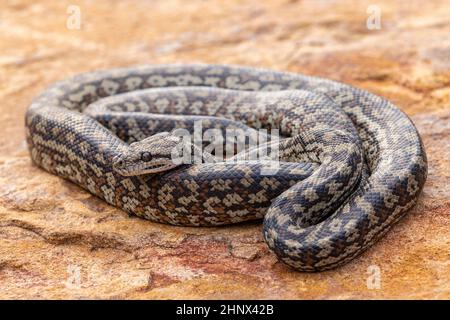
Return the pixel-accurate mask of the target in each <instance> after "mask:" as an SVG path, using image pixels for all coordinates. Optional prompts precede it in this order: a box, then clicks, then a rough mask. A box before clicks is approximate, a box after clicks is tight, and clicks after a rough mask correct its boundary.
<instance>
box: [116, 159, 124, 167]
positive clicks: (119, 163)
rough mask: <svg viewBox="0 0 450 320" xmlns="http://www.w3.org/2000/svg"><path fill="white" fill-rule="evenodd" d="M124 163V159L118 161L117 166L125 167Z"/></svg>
mask: <svg viewBox="0 0 450 320" xmlns="http://www.w3.org/2000/svg"><path fill="white" fill-rule="evenodd" d="M124 164H125V161H123V160H118V161H116V166H118V167H123V166H124Z"/></svg>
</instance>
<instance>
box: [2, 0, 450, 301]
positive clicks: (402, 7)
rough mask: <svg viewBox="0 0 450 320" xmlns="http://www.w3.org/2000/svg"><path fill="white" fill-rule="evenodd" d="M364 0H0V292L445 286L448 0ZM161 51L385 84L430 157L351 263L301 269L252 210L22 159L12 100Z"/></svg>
mask: <svg viewBox="0 0 450 320" xmlns="http://www.w3.org/2000/svg"><path fill="white" fill-rule="evenodd" d="M372 2H373V1H356V0H351V1H339V2H338V1H284V0H269V1H264V2H261V1H257V0H249V1H240V0H232V1H215V2H203V1H193V2H186V1H181V0H174V1H152V2H145V1H140V2H129V1H123V2H118V1H101V2H99V1H97V2H94V1H91V2H78V1H72V0H70V1H68V0H67V1H50V0H43V1H40V2H39V3H35V1H31V0H22V1H18V0H15V1H12V0H11V1H2V2H1V3H0V12H1V13H2V15H1V23H0V28H1V31H2V32H0V80H1V81H0V101H1V105H0V110H1V112H0V283H1V290H0V298H53V299H57V298H138V299H155V298H162V299H167V298H170V299H176V298H241V299H254V298H258V299H262V298H281V299H285V298H286V299H305V298H312V299H323V298H339V299H342V298H437V299H449V298H450V294H449V292H450V264H449V261H450V255H449V252H450V250H449V249H450V242H449V234H448V230H449V226H450V178H449V175H448V168H449V167H450V161H449V159H450V142H449V141H450V119H449V118H450V110H449V109H450V108H449V105H450V97H449V90H448V84H449V82H450V60H449V55H448V52H450V42H449V41H448V40H447V39H448V23H449V20H448V17H449V16H450V7H449V6H448V3H447V1H445V0H441V1H425V2H421V4H420V7H414V6H413V5H411V4H410V3H409V2H408V1H399V2H395V3H394V2H390V1H387V0H383V1H382V0H378V1H377V2H376V3H377V5H378V6H379V8H380V10H381V29H380V30H368V29H367V28H366V19H367V18H368V14H367V12H366V10H367V8H368V5H369V4H371V3H372ZM73 4H75V5H78V6H79V9H80V13H81V15H80V16H81V24H80V29H77V28H75V29H74V28H72V27H73V25H71V26H72V27H70V28H68V23H69V22H70V23H71V21H69V22H68V19H70V18H71V17H70V15H71V14H73V11H70V10H69V13H67V12H68V7H69V6H70V5H73ZM72 22H73V21H72ZM70 23H69V24H70ZM171 62H215V63H234V64H245V65H252V66H260V67H267V68H273V69H279V70H287V71H294V72H302V73H306V74H311V75H317V76H322V77H328V78H332V79H336V80H340V81H343V82H347V83H350V84H353V85H355V86H357V87H361V88H364V89H367V90H369V91H372V92H374V93H378V94H380V95H382V96H385V97H387V98H389V99H391V100H392V101H393V102H395V103H396V104H397V105H398V106H399V107H400V108H401V109H403V110H404V111H405V112H406V113H407V114H409V115H410V116H412V119H413V120H414V122H415V123H416V125H417V127H418V129H419V131H420V132H421V134H422V137H423V139H424V143H425V146H426V150H427V154H428V157H429V178H428V181H427V183H426V186H425V189H424V192H423V195H422V197H421V198H420V201H419V204H418V205H417V206H416V207H415V208H414V209H413V211H412V212H411V213H410V214H409V215H408V216H407V217H406V218H404V219H403V220H402V221H401V222H400V223H398V225H397V226H395V227H394V228H393V229H392V231H390V232H389V233H388V234H387V235H386V237H385V238H384V239H383V240H381V241H380V242H379V243H378V244H376V245H375V246H374V247H372V248H371V249H369V250H368V251H367V252H366V253H365V254H363V255H362V256H361V257H359V258H357V259H356V260H354V261H353V262H351V263H350V264H348V265H346V266H344V267H341V268H339V269H336V270H333V271H329V272H325V273H320V274H304V273H299V272H295V271H292V270H290V269H289V268H288V267H286V266H285V265H283V264H282V263H279V262H278V261H277V259H276V258H275V256H274V255H273V254H272V253H270V252H269V251H268V249H267V247H266V245H265V243H264V241H263V239H262V234H261V225H260V223H248V224H244V225H238V226H230V227H223V228H180V227H171V226H166V225H159V224H154V223H151V222H148V221H144V220H141V219H138V218H133V217H128V215H126V214H125V213H123V212H122V211H120V210H118V209H115V208H113V207H110V206H108V205H107V204H106V203H104V202H103V201H101V200H98V199H96V198H94V197H93V196H91V195H90V194H88V193H87V192H85V191H83V190H81V189H80V188H78V187H76V186H74V185H73V184H71V183H69V182H66V181H63V180H62V179H60V178H58V177H55V176H52V175H50V174H47V173H45V172H44V171H42V170H40V169H38V168H36V167H34V166H32V165H31V162H30V159H29V156H28V153H27V151H26V146H25V141H24V125H23V115H24V112H25V110H26V107H27V105H28V104H29V102H30V100H31V98H32V97H33V96H35V95H36V94H38V93H39V92H40V91H42V90H43V89H44V88H45V87H46V86H47V85H49V84H50V83H52V82H54V81H56V80H58V79H62V78H65V77H68V76H70V75H73V74H76V73H80V72H83V71H91V70H95V69H99V68H112V67H117V66H128V65H134V64H145V63H171ZM378 276H379V277H378Z"/></svg>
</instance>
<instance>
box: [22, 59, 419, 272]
mask: <svg viewBox="0 0 450 320" xmlns="http://www.w3.org/2000/svg"><path fill="white" fill-rule="evenodd" d="M180 86H202V87H219V88H223V89H229V90H230V89H231V90H233V91H232V93H231V94H227V92H228V91H227V90H220V89H206V90H210V92H209V93H210V94H212V95H213V96H214V99H212V97H209V98H208V97H206V98H205V97H204V95H203V94H202V95H201V96H202V97H203V98H202V99H205V100H204V101H212V100H215V101H219V102H220V101H225V102H224V103H223V105H221V106H219V107H218V108H215V109H210V108H204V109H202V108H200V110H199V109H195V108H193V107H192V106H193V104H192V103H190V101H189V100H190V99H191V100H192V99H193V98H195V97H196V96H195V95H196V93H195V92H201V89H192V91H183V90H181V91H179V92H177V94H178V95H181V98H182V100H183V101H187V102H186V103H185V104H181V105H180V104H179V105H177V107H173V106H172V107H170V103H169V104H167V105H163V106H161V104H159V103H157V102H153V103H147V106H154V107H156V109H155V110H150V111H156V112H159V113H165V112H168V113H178V112H179V113H181V114H188V115H189V114H190V115H195V114H206V115H213V116H220V117H225V118H229V119H231V120H234V121H244V122H246V123H247V124H249V125H253V126H255V127H258V125H255V123H260V124H261V127H269V128H270V127H279V128H280V130H281V132H282V134H283V135H285V136H288V137H290V138H289V139H287V140H286V145H285V146H284V147H283V148H285V149H286V150H287V151H286V154H290V153H291V152H294V153H295V152H296V150H298V152H299V153H301V154H304V153H305V152H306V153H307V154H309V156H311V155H315V157H316V159H314V161H311V163H309V164H307V165H306V166H305V164H303V163H296V162H282V163H281V167H280V171H279V172H278V173H277V174H276V175H275V176H273V177H272V178H273V179H275V181H271V182H270V183H268V181H267V177H266V176H263V175H261V174H260V169H261V166H262V164H261V163H247V162H237V163H227V162H224V163H205V164H194V165H190V166H183V167H180V168H177V169H175V170H170V171H167V172H164V173H161V174H156V175H151V176H150V177H145V176H144V177H140V176H130V177H126V176H122V175H120V174H119V173H117V172H116V171H115V170H114V169H113V168H112V162H113V159H114V157H117V156H118V155H120V154H123V153H125V152H127V151H128V148H129V147H128V145H127V143H126V142H124V141H122V140H120V139H119V138H117V137H116V136H115V135H113V134H112V133H111V131H109V130H108V129H106V128H105V127H104V126H102V125H100V124H99V122H97V121H95V120H94V119H93V118H91V117H89V116H87V115H86V114H83V113H82V112H83V111H84V110H85V109H87V108H88V107H89V105H90V104H92V103H93V102H95V101H101V100H99V99H102V98H104V97H106V96H114V95H117V94H119V93H125V92H133V91H136V90H141V89H146V88H156V87H163V88H166V87H167V88H168V87H180ZM175 90H177V89H175ZM196 90H197V91H196ZM282 90H290V91H289V92H288V93H289V95H288V96H287V97H285V98H283V99H282V102H283V103H280V101H277V103H274V104H273V105H270V100H271V99H272V98H274V97H277V95H280V94H281V95H283V94H285V93H284V92H283V91H282ZM246 91H251V92H261V91H279V92H275V93H263V94H260V95H261V96H262V97H263V98H260V99H259V98H255V96H256V97H257V96H258V95H259V93H258V94H256V93H255V94H253V95H252V94H251V93H245V92H246ZM137 92H138V91H137ZM170 94H171V93H170V92H169V90H161V89H159V91H158V92H157V95H156V96H157V97H156V100H158V99H160V98H161V97H160V96H161V95H167V96H170ZM158 95H159V96H158ZM130 97H131V99H133V98H134V96H130ZM197 98H198V97H197ZM246 99H250V101H251V103H250V104H248V103H246ZM252 99H254V100H252ZM230 100H234V101H235V102H234V104H233V103H230ZM236 101H238V102H239V103H236ZM236 106H239V107H236ZM212 110H214V112H212ZM272 112H273V113H274V114H277V113H279V112H281V114H282V117H277V116H273V117H271V116H267V115H268V114H269V115H270V114H271V113H272ZM308 112H310V113H311V114H312V115H314V117H312V118H310V117H305V116H304V115H305V114H308ZM255 115H256V118H255ZM342 117H343V118H342ZM341 118H342V119H343V120H341ZM26 125H27V141H28V145H29V148H30V153H31V157H32V159H33V161H34V162H35V163H37V164H38V165H40V166H41V167H42V168H44V169H45V170H47V171H49V172H51V173H54V174H57V175H59V176H61V177H63V178H66V179H69V180H71V181H73V182H75V183H77V184H79V185H80V186H82V187H83V188H85V189H87V190H89V191H90V192H91V193H93V194H95V195H97V196H99V197H101V198H103V199H105V200H106V201H107V202H108V203H110V204H113V205H115V206H117V207H120V208H122V209H123V210H125V211H127V212H129V213H133V214H136V215H138V216H141V217H144V218H147V219H150V220H152V221H157V222H164V223H170V224H175V225H194V226H195V225H222V224H229V223H235V222H241V221H245V220H251V219H257V218H262V217H263V216H264V237H265V239H266V242H267V243H268V245H269V247H270V248H271V249H272V250H273V251H274V252H275V253H276V254H277V255H278V257H279V258H280V259H281V260H282V261H283V262H285V263H287V264H289V265H291V266H292V267H294V268H296V269H298V270H301V271H321V270H326V269H330V268H334V267H336V266H338V265H341V264H343V263H345V262H347V261H349V260H351V259H352V258H354V257H355V256H356V255H358V254H360V253H361V252H362V251H364V250H365V249H366V248H367V247H368V246H370V245H371V244H372V243H374V242H375V241H376V240H378V239H379V238H380V237H381V236H382V235H383V234H384V233H385V232H386V231H387V230H388V229H389V228H390V227H391V226H392V225H393V223H394V222H396V221H398V220H399V219H400V218H401V217H402V216H403V215H404V214H405V213H406V212H407V210H408V209H410V208H411V207H412V206H413V205H414V203H415V202H416V200H417V197H418V195H419V193H420V192H421V190H422V187H423V184H424V182H425V179H426V171H427V165H426V156H425V152H424V149H423V146H422V143H421V140H420V137H419V136H418V133H417V131H416V129H415V127H414V126H413V124H412V123H411V121H410V120H409V119H408V117H407V116H406V115H404V114H403V113H402V112H401V111H400V110H398V109H397V108H396V107H395V106H393V105H392V104H390V103H389V102H388V101H386V100H384V99H382V98H380V97H378V96H375V95H372V94H370V93H368V92H365V91H362V90H359V89H355V88H352V87H350V86H347V85H344V84H341V83H337V82H333V81H329V80H324V79H319V78H312V77H305V76H301V75H297V74H291V73H280V72H273V71H268V70H259V69H251V68H242V67H234V66H219V65H165V66H153V67H152V66H149V67H141V68H134V69H119V70H111V71H103V72H96V73H90V74H84V75H80V76H77V77H74V78H72V79H69V80H67V81H63V82H60V83H57V84H55V85H54V86H52V87H51V88H49V89H48V90H46V91H45V92H44V93H42V94H41V95H40V96H39V97H37V98H36V99H35V100H34V102H33V103H32V105H31V106H30V108H29V109H28V112H27V115H26ZM125 131H126V130H125ZM124 136H125V137H126V136H128V135H127V133H125V134H124ZM300 157H302V156H300ZM294 158H295V157H294ZM364 160H365V161H364ZM315 162H319V163H320V165H319V166H317V167H315V166H314V163H315ZM298 169H301V170H298ZM228 180H229V181H230V182H226V183H225V182H224V181H228ZM293 181H294V183H293ZM275 182H276V183H275ZM224 183H225V186H222V187H218V185H223V184H224Z"/></svg>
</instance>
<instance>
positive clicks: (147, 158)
mask: <svg viewBox="0 0 450 320" xmlns="http://www.w3.org/2000/svg"><path fill="white" fill-rule="evenodd" d="M141 160H142V161H146V162H147V161H150V160H152V155H151V154H150V152H143V153H142V154H141Z"/></svg>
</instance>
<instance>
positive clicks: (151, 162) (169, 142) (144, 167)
mask: <svg viewBox="0 0 450 320" xmlns="http://www.w3.org/2000/svg"><path fill="white" fill-rule="evenodd" d="M181 141H182V138H181V137H178V136H175V135H172V134H171V133H169V132H161V133H158V134H155V135H153V136H150V137H148V138H146V139H143V140H141V141H138V142H133V143H131V144H130V145H129V148H128V150H127V151H126V152H124V153H123V154H120V155H118V156H116V157H114V159H113V169H114V171H116V172H118V173H119V174H121V175H123V176H138V175H143V174H151V173H159V172H163V171H167V170H170V169H172V168H175V167H177V166H179V165H180V164H179V163H175V162H174V161H173V160H172V153H173V150H176V149H175V148H177V147H179V146H180V143H181Z"/></svg>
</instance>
